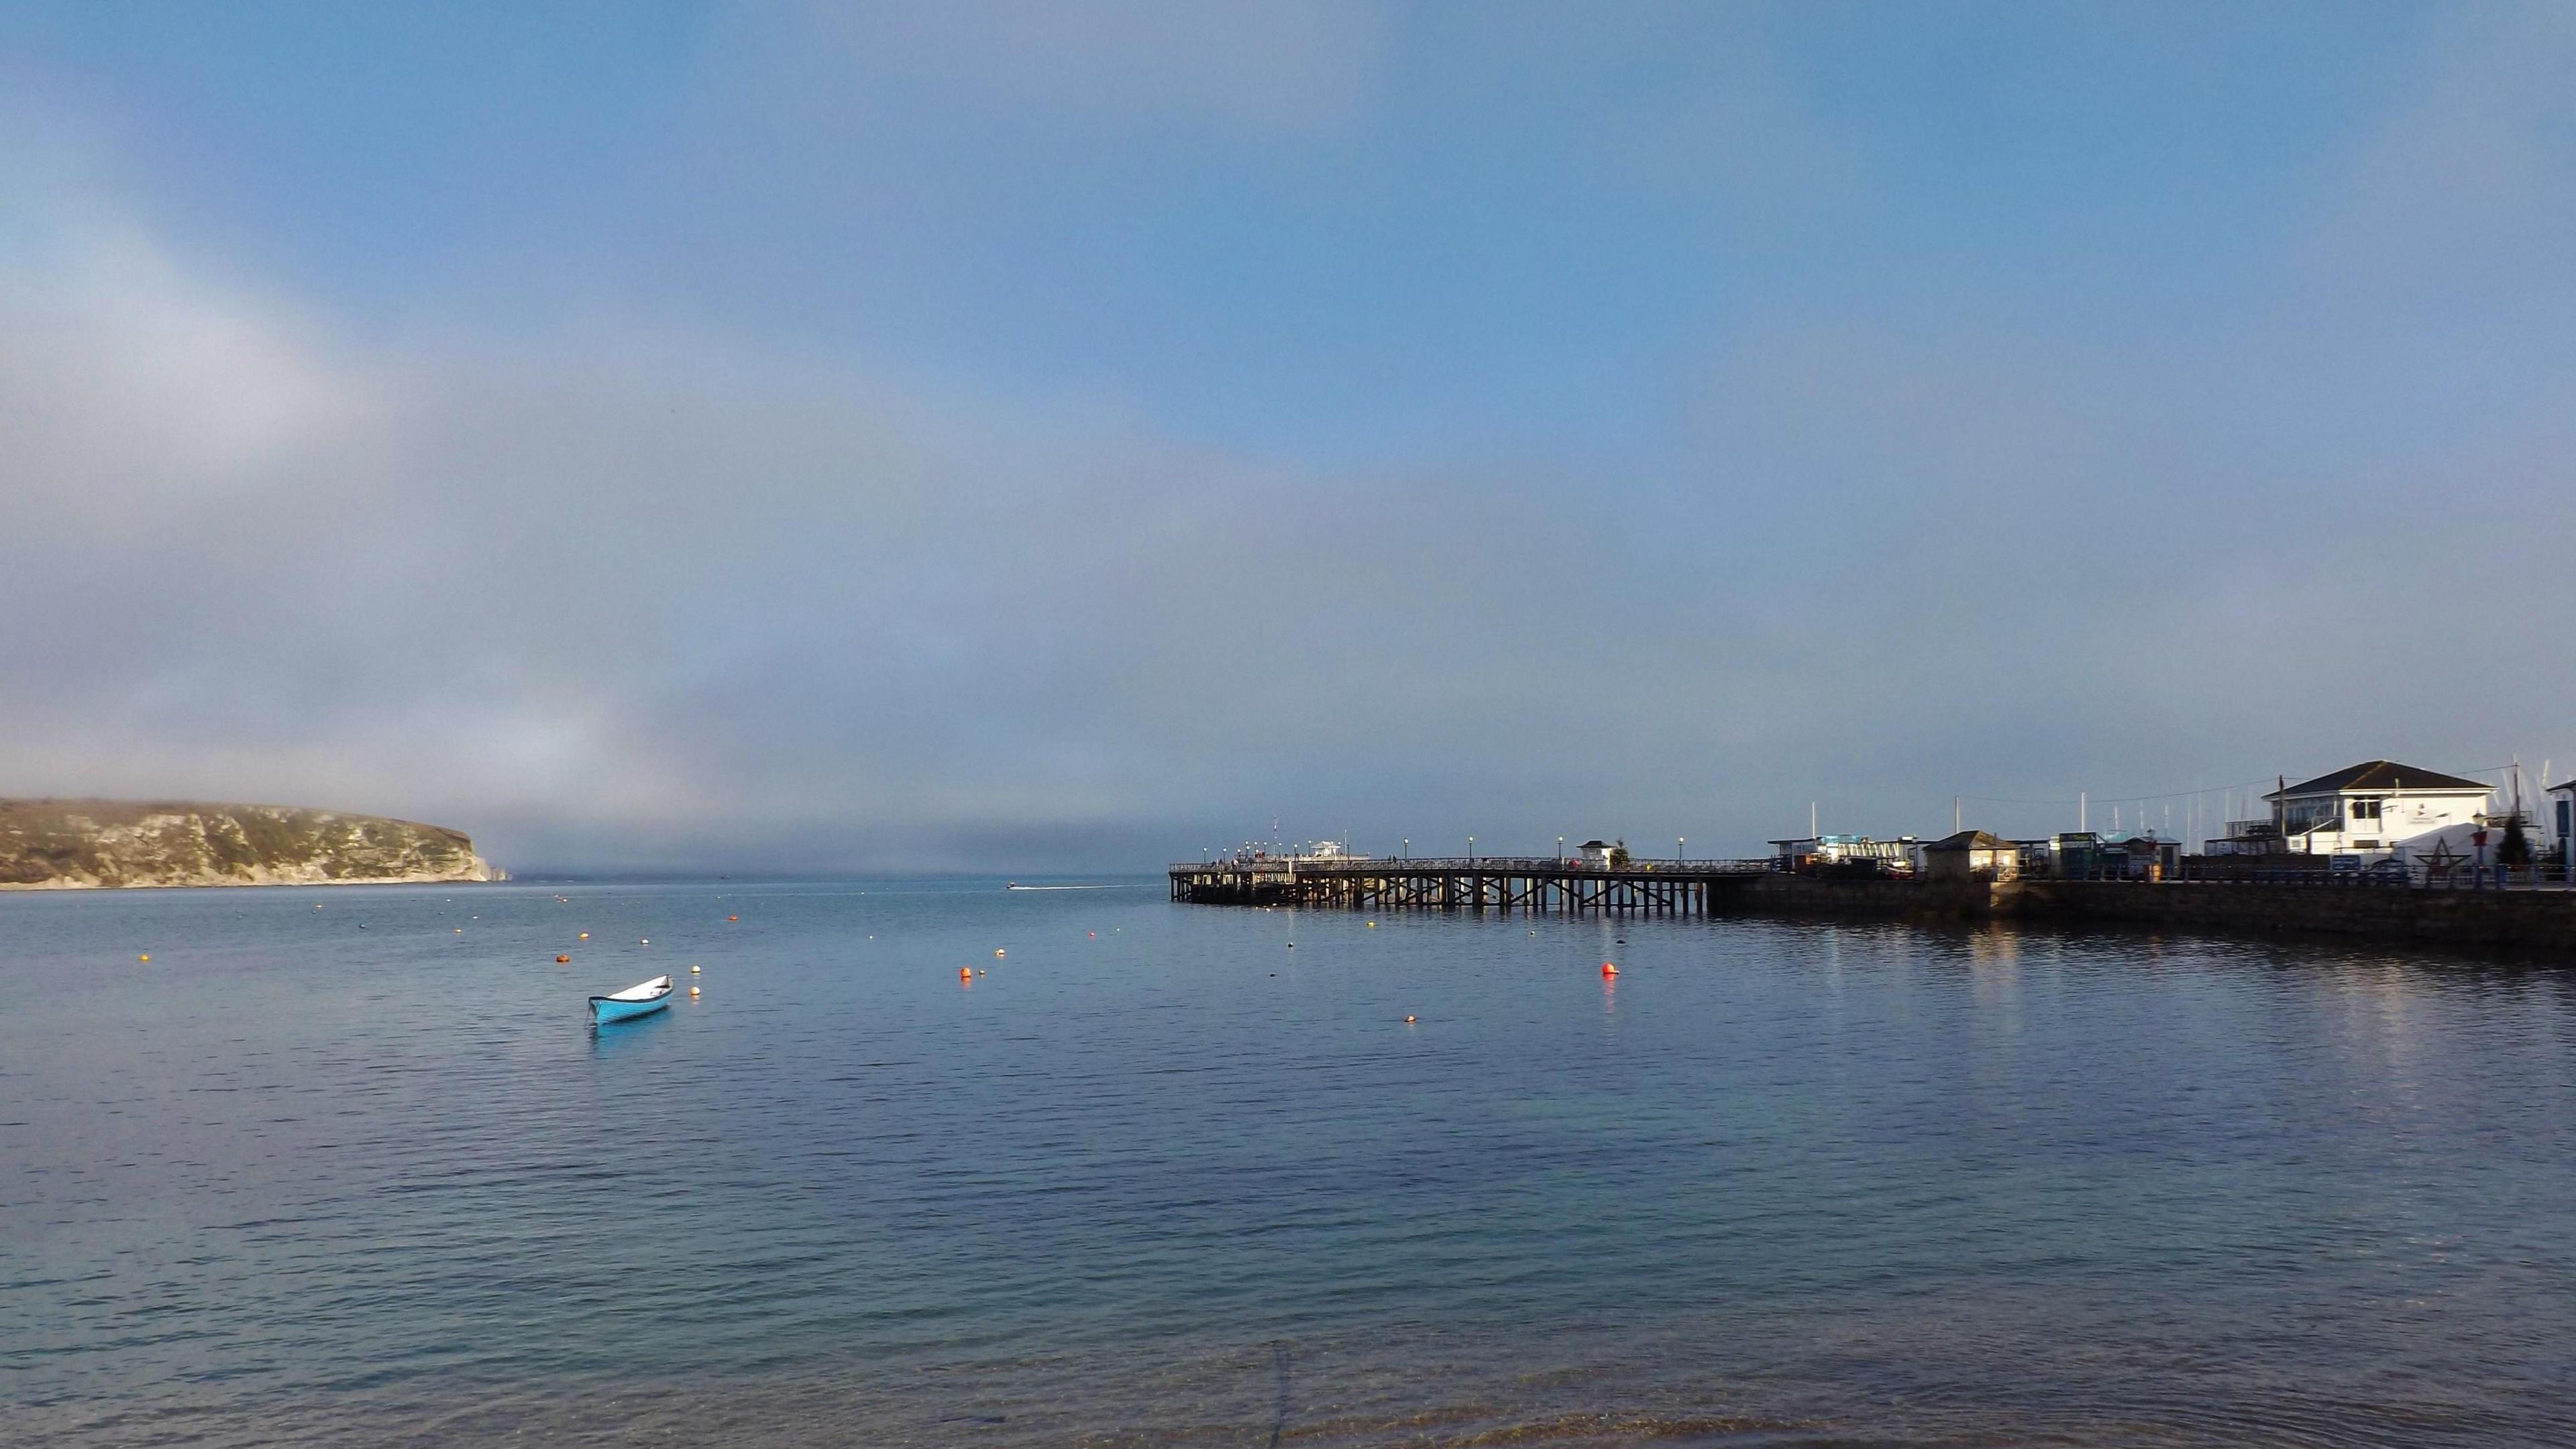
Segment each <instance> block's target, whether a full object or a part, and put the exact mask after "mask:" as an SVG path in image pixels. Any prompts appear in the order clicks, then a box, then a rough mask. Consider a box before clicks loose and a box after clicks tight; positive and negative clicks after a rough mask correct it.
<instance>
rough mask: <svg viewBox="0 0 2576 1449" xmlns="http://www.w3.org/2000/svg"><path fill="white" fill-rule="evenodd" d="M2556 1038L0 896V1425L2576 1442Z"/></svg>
mask: <svg viewBox="0 0 2576 1449" xmlns="http://www.w3.org/2000/svg"><path fill="white" fill-rule="evenodd" d="M558 894H560V895H563V896H568V897H569V898H570V899H569V900H558V899H556V897H557V895H558ZM317 906H318V907H319V909H317V908H316V907H317ZM730 916H739V917H740V919H739V920H738V921H734V920H728V919H727V918H728V917H730ZM585 930H586V931H589V932H590V933H591V936H590V939H588V940H586V941H585V940H582V939H580V938H579V936H578V933H579V932H581V931H585ZM1621 936H1624V937H1625V938H1626V939H1625V941H1624V942H1621V941H1619V940H1618V939H1617V938H1618V937H1621ZM648 939H649V941H650V944H649V945H648V944H644V943H645V942H646V941H647V940H648ZM1292 941H1293V942H1294V943H1295V944H1294V946H1293V948H1292V947H1291V945H1290V942H1292ZM997 951H999V952H1006V953H1007V954H1006V955H997V954H996V952H997ZM145 953H149V954H150V956H151V958H152V959H151V961H150V962H149V963H148V964H147V963H145V962H142V961H139V960H137V957H138V956H139V955H142V954H145ZM558 953H561V954H568V955H570V956H572V957H573V960H572V962H571V964H569V965H558V964H556V962H555V959H554V958H555V956H556V955H557V954H558ZM1605 959H1616V960H1617V961H1618V962H1619V965H1620V968H1621V974H1620V975H1619V976H1618V977H1617V978H1616V981H1615V983H1613V982H1609V981H1605V980H1604V979H1603V978H1602V976H1601V975H1600V965H1601V962H1602V961H1603V960H1605ZM692 963H695V964H698V965H700V966H702V967H703V974H702V975H700V976H697V977H694V978H692V977H690V976H689V974H688V967H689V965H691V964H692ZM961 966H973V967H978V968H981V971H982V974H979V975H977V976H975V977H973V978H972V979H971V980H969V981H962V982H961V980H960V979H959V976H958V970H959V968H960V967H961ZM666 971H668V972H676V973H677V974H678V975H679V976H680V977H681V978H682V980H683V981H684V982H686V981H689V980H695V981H696V982H697V983H698V984H700V985H701V986H702V987H703V989H704V995H703V996H702V997H701V998H700V999H699V1000H698V1001H696V1002H693V1003H688V1004H685V1005H682V1006H679V1007H677V1008H675V1009H674V1010H672V1011H671V1012H670V1013H668V1014H667V1015H665V1016H663V1017H661V1018H658V1019H648V1020H646V1021H643V1022H639V1023H635V1024H631V1025H627V1026H622V1027H611V1028H608V1029H606V1030H604V1031H600V1032H594V1031H593V1030H592V1029H591V1028H590V1027H589V1026H588V1025H587V1024H586V1020H585V1016H584V1011H583V997H584V996H585V995H586V994H588V993H589V992H592V991H604V990H609V989H614V988H616V987H621V986H625V985H628V984H630V983H632V982H634V981H636V980H638V979H641V978H643V977H646V976H650V975H655V974H658V973H662V972H666ZM2571 979H2576V978H2571V977H2570V976H2568V975H2566V974H2563V973H2562V972H2561V971H2559V970H2557V969H2554V968H2550V967H2545V966H2541V967H2535V966H2528V965H2512V964H2497V963H2491V962H2483V963H2482V962H2475V961H2463V960H2447V959H2438V958H2428V957H2424V956H2420V955H2391V954H2385V953H2380V952H2374V951H2369V950H2356V949H2353V948H2351V947H2347V946H2335V945H2325V946H2309V945H2291V946H2284V945H2279V944H2247V943H2237V942H2222V941H2209V940H2196V939H2193V940H2177V939H2173V938H2163V939H2158V938H2150V937H2143V936H2066V935H2046V934H2038V933H2022V934H2014V933H2011V932H2008V931H1994V932H1983V931H1980V932H1954V933H1940V932H1927V931H1920V930H1915V929H1912V928H1904V927H1892V926H1891V927H1880V926H1835V925H1799V924H1784V923H1770V922H1717V923H1708V922H1696V921H1685V922H1642V921H1641V922H1634V923H1630V924H1627V925H1624V926H1615V925H1610V924H1604V923H1600V922H1591V921H1585V922H1567V921H1562V920H1543V921H1537V922H1532V921H1527V920H1524V919H1521V918H1517V917H1515V918H1509V919H1503V918H1487V919H1481V920H1480V919H1472V918H1450V917H1424V916H1413V917H1393V916H1389V917H1381V918H1378V919H1377V921H1376V923H1375V925H1374V926H1372V925H1371V924H1370V923H1369V920H1368V918H1366V917H1364V916H1352V915H1343V914H1338V913H1328V914H1315V913H1306V914H1302V915H1292V914H1290V913H1287V912H1275V913H1274V912H1261V911H1241V910H1228V909H1220V908H1206V907H1198V908H1192V907H1181V906H1174V905H1170V904H1167V903H1166V902H1165V901H1164V899H1163V891H1162V887H1161V884H1160V882H1159V881H1157V882H1153V883H1149V884H1146V885H1143V886H1137V887H1131V888H1127V889H1119V890H1104V891H1063V892H1005V891H1003V890H1002V889H1001V888H1000V883H999V882H997V881H996V882H980V881H979V882H953V883H945V884H938V885H923V884H898V883H873V884H845V883H829V884H793V883H773V884H747V883H741V882H717V883H705V884H691V885H676V886H615V887H602V886H571V887H567V886H557V887H542V886H496V887H481V888H471V889H462V890H440V889H435V888H429V889H419V888H414V889H372V888H369V889H355V888H353V889H341V890H329V891H316V890H303V891H298V890H261V891H215V892H137V893H104V892H92V893H64V894H42V895H31V894H19V895H0V1218H5V1224H6V1231H5V1234H0V1418H5V1421H6V1422H7V1423H8V1424H10V1425H11V1426H13V1427H12V1431H11V1436H10V1437H12V1439H13V1441H14V1442H21V1443H48V1444H50V1443H61V1444H75V1445H89V1444H97V1445H109V1444H114V1445H137V1444H154V1443H204V1444H224V1445H232V1444H242V1445H248V1444H265V1443H275V1442H281V1441H300V1442H308V1443H346V1444H406V1443H471V1442H483V1441H488V1440H496V1439H501V1438H505V1437H512V1438H518V1439H521V1440H524V1441H527V1442H538V1443H546V1442H556V1443H575V1444H580V1443H628V1442H642V1441H646V1440H652V1441H657V1442H709V1443H713V1442H723V1443H729V1444H747V1445H765V1444H782V1445H784V1444H960V1445H995V1446H1005V1445H1024V1444H1060V1443H1098V1444H1128V1443H1133V1444H1156V1445H1200V1444H1207V1445H1282V1444H1301V1445H1343V1444H1354V1445H1358V1444H1451V1443H1478V1444H1487V1443H1493V1444H1499V1443H1510V1444H1555V1443H1582V1444H1591V1443H1632V1442H1645V1441H1657V1442H1707V1443H1722V1444H1737V1443H1741V1444H1763V1445H1774V1444H1928V1445H1952V1444H1957V1445H1970V1444H1975V1445H1983V1444H2006V1443H2010V1444H2077V1445H2090V1444H2122V1445H2130V1444H2145V1445H2162V1444H2177V1445H2189V1444H2222V1443H2226V1444H2235V1443H2283V1444H2324V1445H2334V1444H2387V1445H2422V1444H2463V1445H2466V1444H2499V1443H2505V1444H2510V1443H2529V1444H2543V1443H2570V1442H2576V1156H2571V1148H2576V1083H2571V1043H2576V1000H2571V994H2570V990H2569V983H2570V980H2571ZM1408 1015H1411V1016H1414V1017H1416V1018H1418V1020H1416V1021H1415V1022H1414V1023H1412V1024H1410V1025H1408V1024H1407V1023H1406V1022H1405V1020H1404V1018H1405V1017H1406V1016H1408Z"/></svg>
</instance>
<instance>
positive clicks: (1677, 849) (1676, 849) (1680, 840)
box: [1673, 835, 1686, 865]
mask: <svg viewBox="0 0 2576 1449" xmlns="http://www.w3.org/2000/svg"><path fill="white" fill-rule="evenodd" d="M1685 843H1686V839H1685V837H1683V836H1679V835H1676V836H1674V837H1673V864H1675V865H1679V864H1681V863H1682V846H1683V845H1684V844H1685Z"/></svg>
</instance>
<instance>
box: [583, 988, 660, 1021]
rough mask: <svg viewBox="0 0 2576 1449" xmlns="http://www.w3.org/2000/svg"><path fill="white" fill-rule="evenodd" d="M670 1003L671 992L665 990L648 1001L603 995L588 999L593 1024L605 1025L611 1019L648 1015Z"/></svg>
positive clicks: (619, 1019) (623, 1019)
mask: <svg viewBox="0 0 2576 1449" xmlns="http://www.w3.org/2000/svg"><path fill="white" fill-rule="evenodd" d="M670 1004H671V993H669V992H667V991H665V992H663V993H662V994H661V995H659V996H656V997H654V998H653V999H652V1000H650V1001H616V1000H612V999H611V998H609V997H605V996H594V997H592V998H591V999H590V1019H591V1021H592V1023H593V1024H594V1025H598V1026H606V1025H608V1024H609V1023H610V1022H612V1021H632V1020H634V1019H635V1018H636V1017H639V1016H650V1015H652V1014H653V1013H654V1012H657V1011H660V1010H662V1009H664V1008H665V1007H668V1006H669V1005H670Z"/></svg>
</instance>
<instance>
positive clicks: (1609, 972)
mask: <svg viewBox="0 0 2576 1449" xmlns="http://www.w3.org/2000/svg"><path fill="white" fill-rule="evenodd" d="M1601 974H1602V975H1604V976H1616V975H1618V974H1619V968H1618V967H1616V966H1613V965H1611V964H1610V963H1609V962H1607V961H1604V962H1602V963H1601Z"/></svg>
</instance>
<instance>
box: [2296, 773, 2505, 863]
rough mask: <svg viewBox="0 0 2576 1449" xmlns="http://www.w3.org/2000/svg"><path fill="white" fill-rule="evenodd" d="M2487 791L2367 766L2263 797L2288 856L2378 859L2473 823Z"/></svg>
mask: <svg viewBox="0 0 2576 1449" xmlns="http://www.w3.org/2000/svg"><path fill="white" fill-rule="evenodd" d="M2493 794H2494V787H2493V786H2490V785H2483V784H2480V783H2479V782H2477V781H2475V780H2464V779H2462V778H2460V777H2459V776H2457V775H2445V774H2443V773H2442V772H2441V771H2439V770H2425V769H2419V768H2417V767H2416V766H2413V765H2401V764H2398V763H2396V762H2395V761H2393V760H2369V761H2365V762H2363V763H2361V764H2358V765H2354V766H2352V767H2350V768H2348V769H2342V770H2337V771H2335V772H2334V773H2333V774H2331V775H2319V776H2317V777H2316V778H2315V779H2313V780H2302V781H2300V782H2299V783H2298V784H2295V785H2286V786H2283V787H2282V788H2281V789H2278V790H2275V791H2273V792H2272V793H2271V794H2269V795H2266V796H2264V797H2263V798H2264V799H2266V800H2269V801H2271V802H2272V825H2273V829H2274V830H2275V831H2277V832H2278V835H2279V838H2280V840H2281V848H2282V849H2283V850H2284V851H2286V852H2287V853H2289V854H2292V855H2384V854H2387V853H2389V852H2392V851H2394V850H2396V849H2397V847H2398V846H2400V845H2402V844H2404V843H2405V842H2407V841H2409V840H2412V839H2414V838H2416V837H2418V836H2426V835H2431V834H2433V833H2434V832H2437V831H2441V830H2446V829H2449V828H2451V827H2453V826H2460V825H2470V826H2474V825H2476V824H2477V823H2478V817H2479V816H2481V815H2483V814H2485V813H2486V809H2487V801H2488V799H2489V797H2490V796H2492V795H2493Z"/></svg>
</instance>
